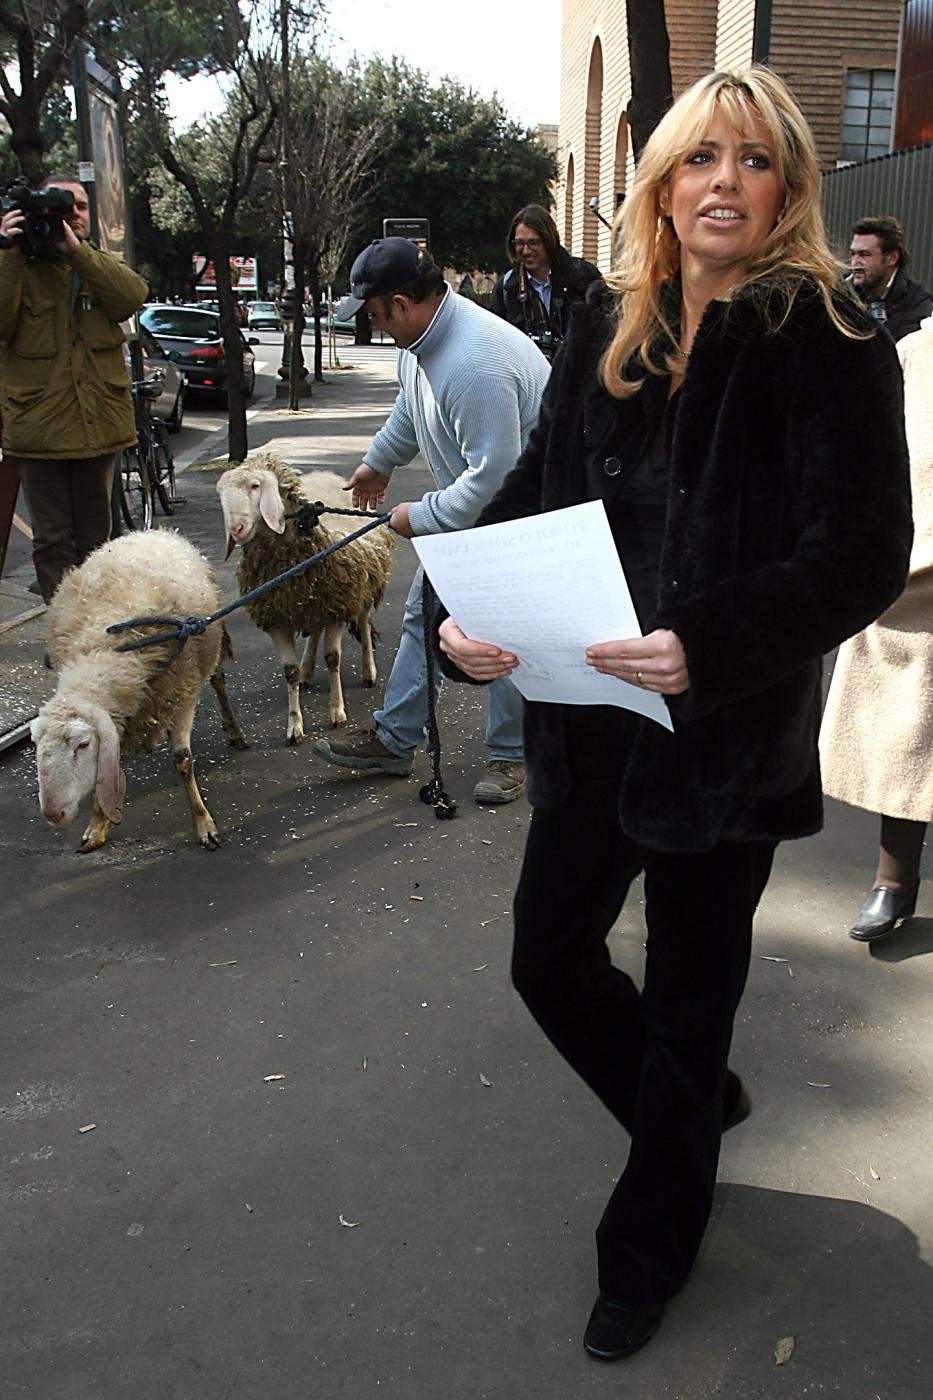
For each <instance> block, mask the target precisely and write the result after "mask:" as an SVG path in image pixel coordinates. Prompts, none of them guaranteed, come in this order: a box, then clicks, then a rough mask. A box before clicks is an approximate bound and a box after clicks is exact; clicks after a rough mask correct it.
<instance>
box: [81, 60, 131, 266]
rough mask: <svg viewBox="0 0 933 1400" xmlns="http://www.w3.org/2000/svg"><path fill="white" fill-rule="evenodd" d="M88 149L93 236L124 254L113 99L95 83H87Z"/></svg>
mask: <svg viewBox="0 0 933 1400" xmlns="http://www.w3.org/2000/svg"><path fill="white" fill-rule="evenodd" d="M88 111H89V115H90V124H91V149H92V151H93V155H94V171H95V181H94V188H95V191H96V195H97V237H98V241H99V242H100V246H101V248H102V249H103V251H104V252H105V253H113V254H114V256H115V257H118V258H122V259H124V260H125V258H126V182H125V178H124V161H123V140H122V137H121V135H120V115H119V110H118V107H117V103H116V101H115V99H114V98H113V97H111V96H110V94H109V93H108V92H105V91H104V89H103V88H102V87H100V86H99V85H98V84H97V83H94V82H92V83H89V84H88Z"/></svg>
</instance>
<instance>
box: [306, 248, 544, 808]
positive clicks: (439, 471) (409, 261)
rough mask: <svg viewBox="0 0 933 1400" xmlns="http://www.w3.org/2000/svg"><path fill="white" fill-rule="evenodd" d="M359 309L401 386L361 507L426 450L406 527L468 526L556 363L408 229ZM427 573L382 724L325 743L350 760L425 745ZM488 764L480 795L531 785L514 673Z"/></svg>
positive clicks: (363, 476) (499, 685) (502, 472)
mask: <svg viewBox="0 0 933 1400" xmlns="http://www.w3.org/2000/svg"><path fill="white" fill-rule="evenodd" d="M350 288H351V295H350V296H349V297H347V298H345V299H344V302H343V303H341V306H340V307H339V308H338V312H339V314H340V315H341V316H342V317H344V318H347V317H349V316H352V315H354V314H355V313H356V311H358V310H359V308H360V307H361V306H365V308H366V311H367V312H368V314H369V317H370V320H371V321H372V323H373V325H374V326H375V327H376V328H377V329H380V330H384V331H386V332H387V333H388V334H389V335H390V336H391V337H392V339H393V340H394V341H395V343H396V345H397V346H398V347H399V356H398V378H399V386H400V387H399V393H398V397H397V398H396V401H395V405H394V407H393V409H392V412H391V414H390V415H389V419H388V421H387V422H386V424H385V426H384V427H383V428H381V429H380V431H379V432H378V433H377V434H376V436H375V438H374V439H373V441H372V444H371V445H370V447H369V449H368V451H367V452H366V454H365V456H364V458H363V464H362V465H361V466H359V467H357V469H356V471H355V472H354V473H353V476H352V477H351V478H350V482H349V485H348V490H350V491H351V492H352V499H353V504H354V506H357V507H361V508H367V509H369V508H372V507H375V506H378V505H379V504H380V503H381V502H382V500H383V498H384V497H385V494H386V490H387V487H388V484H389V477H390V476H391V474H392V472H393V471H394V469H395V468H396V467H400V466H404V465H405V464H406V463H408V462H410V461H411V460H412V458H413V457H415V456H416V454H417V453H418V452H420V453H421V454H422V456H423V457H424V459H425V461H426V462H427V464H428V466H429V467H430V469H431V472H432V474H433V476H434V480H435V483H436V489H435V490H433V491H428V492H426V493H425V495H424V496H422V497H421V499H420V500H419V501H404V502H402V503H401V504H399V505H397V506H395V508H394V509H393V511H392V517H391V520H390V522H389V523H390V525H391V527H392V529H393V530H395V531H396V533H397V534H399V535H402V536H404V537H405V538H406V539H411V538H412V537H413V536H415V535H431V534H439V533H441V532H443V531H449V530H464V529H467V528H469V526H471V525H472V524H473V523H474V521H475V520H476V518H477V516H478V515H479V513H480V511H481V510H482V509H483V507H484V506H486V505H487V504H488V503H489V501H491V500H492V498H493V496H494V495H495V494H496V492H497V491H498V489H499V487H500V486H501V484H502V482H503V480H504V478H505V476H506V474H507V473H508V472H509V471H511V470H512V468H513V467H514V466H515V464H516V462H517V461H518V458H519V457H520V456H521V453H522V450H523V448H524V446H525V444H526V442H527V441H528V436H529V434H530V432H531V430H532V428H533V427H534V425H535V423H536V422H537V419H538V408H539V406H540V403H541V395H542V393H543V392H544V387H545V385H546V383H547V378H548V372H549V366H548V363H547V361H546V360H545V358H544V356H543V355H542V354H541V352H540V351H539V350H538V349H537V347H536V346H535V345H534V344H533V343H532V342H531V341H530V340H529V339H528V337H527V336H525V335H523V334H522V333H521V331H519V330H517V329H516V328H515V327H514V326H511V325H509V324H507V323H506V322H505V321H502V320H500V319H499V318H498V317H496V316H491V315H490V314H489V312H488V311H485V310H483V308H482V307H479V306H476V305H475V304H474V303H473V302H471V301H467V300H466V299H465V298H463V297H458V296H457V295H456V293H454V292H453V291H452V290H451V288H450V287H449V286H448V285H447V283H446V282H445V281H444V279H443V276H442V274H441V272H440V270H439V268H437V267H436V266H435V265H434V263H433V262H432V261H431V259H430V258H429V257H428V256H427V255H426V254H425V253H422V252H419V250H418V248H417V246H416V245H415V244H414V243H412V242H410V241H409V240H408V239H406V238H383V239H377V240H376V241H375V242H374V243H371V244H370V246H369V247H368V248H366V249H364V251H363V252H362V253H361V254H360V256H359V257H358V258H357V259H356V261H355V263H354V264H353V267H352V269H351V272H350ZM421 580H422V573H421V569H420V568H419V570H418V571H417V573H416V574H415V579H414V582H413V584H412V587H411V591H410V592H409V595H408V600H407V602H406V604H405V614H404V618H403V620H402V636H401V641H400V643H399V649H398V653H397V655H396V657H395V662H394V664H393V667H392V672H391V674H390V676H389V680H388V684H387V686H386V692H385V698H384V700H383V704H382V708H381V709H380V710H377V711H376V714H375V716H374V727H373V729H372V731H371V732H370V733H369V734H367V735H365V736H364V737H362V738H350V739H346V740H338V739H319V740H317V742H316V743H315V745H314V750H315V752H316V753H317V754H318V755H319V756H320V757H321V758H323V759H326V760H327V762H329V763H334V764H337V766H338V767H341V768H357V769H369V770H372V771H375V772H382V773H399V774H407V773H410V772H411V768H412V763H413V761H414V755H415V751H416V749H417V748H418V747H420V745H421V744H423V742H424V726H425V723H426V720H427V699H428V683H427V675H426V671H425V663H424V641H423V633H422V615H421ZM486 747H487V750H488V767H487V770H486V772H485V774H484V775H483V777H482V778H481V779H480V781H479V782H478V783H477V785H476V788H475V791H474V796H475V798H476V800H477V802H511V801H512V800H513V799H514V798H516V797H520V796H521V794H522V792H523V790H524V784H525V768H524V763H523V750H522V699H521V696H520V695H519V693H518V691H517V690H516V689H515V687H514V686H513V685H512V683H511V681H509V680H501V681H496V682H494V683H493V684H492V685H490V686H489V687H488V690H487V722H486Z"/></svg>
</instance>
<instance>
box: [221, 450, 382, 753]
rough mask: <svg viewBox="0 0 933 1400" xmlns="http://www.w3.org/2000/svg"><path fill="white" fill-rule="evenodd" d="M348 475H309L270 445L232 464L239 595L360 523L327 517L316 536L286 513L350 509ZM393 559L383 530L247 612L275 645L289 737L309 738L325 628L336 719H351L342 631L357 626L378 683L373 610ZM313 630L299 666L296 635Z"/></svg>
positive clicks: (228, 509) (370, 676)
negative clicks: (306, 508) (305, 705)
mask: <svg viewBox="0 0 933 1400" xmlns="http://www.w3.org/2000/svg"><path fill="white" fill-rule="evenodd" d="M345 484H346V483H345V482H344V481H343V480H342V479H341V478H340V477H339V476H335V475H334V473H333V472H322V471H314V472H307V473H306V474H305V475H302V474H301V473H300V472H298V471H296V470H295V469H294V467H290V466H288V465H287V463H285V462H282V461H280V460H279V459H278V458H277V457H275V456H273V455H272V454H271V453H258V454H257V455H256V456H255V457H253V458H252V459H251V460H250V461H248V462H246V463H245V464H244V465H243V466H241V467H234V468H232V469H231V470H230V471H226V472H224V474H223V476H222V477H221V478H220V480H219V481H218V483H217V491H218V494H219V496H220V503H221V507H222V509H223V516H224V527H225V529H226V532H227V557H229V555H230V554H231V552H232V551H233V549H234V548H235V547H236V546H239V547H240V556H239V561H238V563H237V582H238V584H239V588H240V593H241V594H243V593H246V592H248V591H249V590H250V589H251V588H254V587H255V586H256V585H257V584H260V583H265V582H266V581H267V580H268V579H270V578H272V577H273V575H275V574H279V573H282V572H283V571H284V570H285V569H288V568H291V567H292V565H293V564H297V563H298V562H299V561H300V560H302V559H307V558H308V556H309V555H311V554H316V553H317V552H318V551H319V550H321V549H323V548H325V546H327V545H328V544H330V543H332V542H333V541H334V540H335V539H339V538H341V537H343V536H344V535H347V534H349V533H350V532H351V531H352V530H354V529H356V528H358V526H359V525H360V523H361V522H360V521H359V520H354V519H353V518H352V517H342V516H336V515H325V516H324V517H323V520H322V523H321V524H319V525H317V526H316V527H315V528H314V529H313V530H312V531H311V532H310V533H309V534H305V535H302V534H299V533H298V531H297V529H296V528H295V521H294V520H290V519H289V518H288V517H289V516H290V515H292V514H293V513H294V512H296V511H297V510H298V509H299V507H300V506H301V505H302V504H303V503H305V502H307V501H321V502H323V503H324V504H326V505H333V506H343V507H346V506H347V505H348V503H349V497H348V495H347V494H346V492H345V491H344V490H343V487H344V485H345ZM391 567H392V539H391V535H390V533H389V531H388V530H386V529H384V528H379V529H377V530H373V531H371V532H370V533H369V534H368V535H364V536H363V537H362V538H361V539H359V540H354V541H353V542H352V544H349V545H347V546H346V547H345V548H343V549H340V550H338V551H337V552H336V553H335V554H332V555H330V556H329V557H328V558H327V559H325V560H322V561H321V562H320V563H319V564H312V565H311V567H310V568H309V569H308V570H306V571H305V572H304V573H302V574H299V575H297V576H296V577H295V578H293V579H290V580H289V581H288V582H287V583H284V584H281V585H280V586H279V587H278V588H275V589H274V590H272V592H270V593H267V594H266V595H265V596H264V597H262V598H259V599H257V600H256V601H255V602H253V603H247V604H246V607H247V611H248V612H249V614H250V616H251V617H252V619H253V621H254V622H255V623H256V626H257V627H260V628H261V629H262V630H263V631H264V632H268V634H269V636H270V637H271V638H272V640H273V642H274V643H275V647H276V650H277V651H278V653H279V658H280V660H281V662H282V668H283V671H284V674H285V684H286V686H287V687H288V726H287V730H286V737H287V740H288V742H289V743H290V744H300V743H301V741H302V740H303V739H304V720H303V718H302V714H301V705H300V701H299V690H300V688H301V687H302V686H307V684H308V682H309V681H310V678H311V676H312V674H313V672H314V663H315V658H316V655H317V649H318V642H319V641H320V637H321V633H322V632H323V633H324V661H325V663H326V665H327V669H328V671H329V673H330V704H329V714H330V722H331V724H332V725H335V726H340V725H344V724H346V722H347V713H346V709H345V707H344V699H343V686H342V684H341V679H340V660H341V642H342V636H343V629H344V627H345V626H347V627H349V628H350V630H351V631H352V632H353V634H354V635H355V636H356V637H357V639H358V640H359V642H360V644H361V646H362V648H363V660H362V669H363V681H364V683H365V684H366V685H374V684H375V682H376V662H375V658H374V656H373V630H372V614H373V612H374V610H375V609H376V608H377V607H378V606H379V604H380V603H381V602H382V596H383V594H384V592H385V587H386V581H387V579H388V576H389V570H390V569H391ZM296 634H297V635H299V636H305V637H307V639H308V640H307V643H306V645H305V649H304V655H303V657H302V660H301V664H300V666H299V664H298V655H297V652H296V651H295V637H296Z"/></svg>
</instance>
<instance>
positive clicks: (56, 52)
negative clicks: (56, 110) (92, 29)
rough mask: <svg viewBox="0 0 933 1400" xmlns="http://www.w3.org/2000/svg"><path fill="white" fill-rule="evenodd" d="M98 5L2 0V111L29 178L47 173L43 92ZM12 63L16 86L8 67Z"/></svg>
mask: <svg viewBox="0 0 933 1400" xmlns="http://www.w3.org/2000/svg"><path fill="white" fill-rule="evenodd" d="M101 9H102V3H101V0H0V116H2V117H3V118H4V120H5V121H6V122H7V124H8V125H9V128H10V145H11V147H12V149H13V153H14V155H15V156H16V158H17V160H18V161H19V164H20V167H21V168H22V171H23V175H24V176H25V178H26V179H27V180H28V181H29V182H30V184H38V182H39V181H40V180H41V179H42V177H43V175H44V174H45V173H46V172H45V169H44V156H45V140H44V138H43V136H42V130H41V118H42V108H43V104H44V102H45V99H46V96H47V94H48V92H49V89H50V88H52V87H53V86H55V85H57V84H58V83H59V82H60V81H61V76H62V71H63V70H64V69H65V68H66V67H67V61H68V53H69V50H70V49H71V46H72V44H73V43H74V42H75V40H76V39H77V38H79V37H80V35H82V34H83V33H85V31H86V30H87V29H88V28H89V26H90V25H91V24H92V23H93V22H94V20H95V19H96V17H97V15H98V14H99V12H100V10H101ZM13 60H15V65H14V63H13ZM8 65H9V66H8ZM13 66H15V67H16V68H17V69H18V75H19V91H18V92H17V90H16V88H15V87H14V85H13V80H12V78H11V75H10V72H9V67H13Z"/></svg>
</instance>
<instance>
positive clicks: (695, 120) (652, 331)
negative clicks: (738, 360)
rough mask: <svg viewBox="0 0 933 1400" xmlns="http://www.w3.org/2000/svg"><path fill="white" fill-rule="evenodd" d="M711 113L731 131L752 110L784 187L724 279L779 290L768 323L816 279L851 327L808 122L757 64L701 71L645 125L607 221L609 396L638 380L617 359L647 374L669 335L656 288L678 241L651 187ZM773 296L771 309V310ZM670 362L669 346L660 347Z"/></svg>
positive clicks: (663, 179)
mask: <svg viewBox="0 0 933 1400" xmlns="http://www.w3.org/2000/svg"><path fill="white" fill-rule="evenodd" d="M717 112H721V113H722V114H723V115H724V116H725V117H726V118H727V119H728V120H729V121H730V122H731V123H732V125H733V126H734V127H735V129H736V131H743V130H745V129H747V127H748V124H749V122H750V121H751V120H755V119H757V120H758V121H760V122H761V123H762V125H763V126H764V127H765V128H766V130H767V132H768V135H769V137H770V140H771V143H772V145H773V148H774V154H775V161H776V166H777V172H778V175H779V176H780V179H781V182H782V184H783V186H784V191H785V196H786V198H785V204H784V209H783V211H782V213H781V215H780V216H779V218H778V221H777V223H776V224H775V226H774V228H773V229H772V230H771V232H770V234H769V235H768V237H767V239H766V240H765V242H764V244H763V245H762V247H761V248H760V249H759V250H758V252H757V253H756V254H755V256H754V257H753V258H752V259H751V260H750V261H749V263H748V264H747V266H746V269H745V272H744V275H743V276H742V277H741V279H740V280H739V281H738V283H737V284H736V285H735V286H734V287H733V288H732V292H731V296H733V297H734V296H735V295H736V293H738V292H740V291H741V290H742V289H743V288H746V287H750V286H752V285H753V284H755V283H762V282H768V283H769V284H771V285H772V286H774V287H776V289H777V291H778V292H779V293H780V294H781V295H780V296H779V297H778V298H777V299H776V301H775V299H774V298H769V299H768V301H767V303H766V306H767V308H768V309H767V311H766V314H769V315H771V317H772V318H774V319H773V325H774V328H775V329H776V328H777V327H779V326H780V325H781V324H783V322H784V320H786V318H787V315H788V314H789V312H790V310H791V307H792V305H793V301H794V297H795V295H796V293H797V291H798V290H799V289H800V286H801V284H803V283H805V282H809V283H810V285H811V286H812V285H814V284H815V286H816V288H817V290H818V291H819V293H820V295H821V297H822V299H823V302H824V304H825V306H826V311H827V314H828V315H829V317H830V319H831V320H832V321H833V322H834V324H835V325H837V326H838V327H839V329H840V330H841V331H842V332H843V333H844V334H846V335H850V336H851V335H853V334H856V332H854V331H853V330H852V327H851V326H849V325H847V324H846V323H845V322H844V320H843V319H842V318H841V316H840V314H839V311H838V310H837V309H836V307H835V306H834V303H833V296H834V293H835V292H836V291H837V290H838V288H839V285H840V272H841V265H840V264H839V263H838V262H837V260H836V259H835V258H834V257H833V255H832V253H831V252H830V250H829V246H828V243H827V240H826V230H825V228H824V225H823V213H822V208H821V204H820V164H819V159H818V157H817V154H816V147H815V145H814V143H813V137H812V135H811V133H810V128H809V127H808V126H807V123H806V120H805V118H804V116H803V113H802V112H801V111H800V108H799V107H798V106H797V104H796V102H795V101H794V99H793V97H792V96H791V94H790V92H789V90H788V88H787V87H786V86H785V84H784V83H783V82H782V80H781V79H780V78H779V77H778V76H777V74H776V73H773V72H772V71H771V69H770V68H763V67H760V66H758V65H755V66H754V67H750V68H744V69H740V70H738V71H735V72H718V73H709V74H707V76H706V77H705V78H701V79H700V80H699V82H697V83H694V85H693V87H691V88H689V89H688V90H687V91H686V92H685V93H683V94H682V96H681V97H679V98H678V99H677V101H676V102H675V103H674V105H673V107H671V109H670V111H668V112H667V113H666V114H665V116H664V117H662V119H661V121H660V122H659V123H658V125H657V127H656V128H655V130H654V131H653V132H652V134H651V136H650V138H649V140H648V142H647V144H646V146H645V149H644V151H643V152H642V156H641V160H640V161H639V162H638V168H637V170H636V173H635V181H634V184H633V186H632V190H631V193H630V194H629V196H628V198H627V199H626V201H625V203H624V204H623V205H622V207H621V209H620V210H619V213H618V214H617V216H616V220H615V223H614V225H613V230H612V236H613V242H614V246H616V247H618V248H619V250H620V253H619V261H618V264H617V266H616V268H615V270H614V271H613V272H611V273H610V274H609V276H608V277H607V278H606V282H607V284H608V286H609V287H610V288H611V290H612V291H613V292H614V293H615V294H616V297H617V298H618V319H617V325H616V331H615V335H614V336H613V339H612V343H611V344H610V346H609V348H608V350H607V351H606V353H605V355H604V356H603V359H602V362H601V365H600V374H601V377H602V381H603V384H604V385H605V387H606V389H607V390H608V392H609V393H610V394H612V395H613V396H614V397H616V398H627V397H628V396H629V395H631V394H634V393H637V391H638V389H639V388H640V386H641V385H640V380H639V381H633V380H630V379H629V380H627V379H625V378H624V371H625V366H626V364H627V363H628V361H629V360H630V358H631V357H632V355H633V354H635V353H636V352H638V355H639V357H640V359H641V360H642V362H643V364H644V366H645V367H646V368H647V369H648V370H649V371H651V372H652V373H656V374H660V373H663V369H662V368H661V366H660V365H659V364H657V363H653V361H652V356H651V354H650V349H651V347H652V345H653V344H655V343H656V342H657V341H658V339H659V338H660V337H665V338H667V339H668V340H669V341H670V343H671V346H672V347H673V345H676V338H675V336H674V333H673V331H672V329H671V326H670V324H669V321H668V319H667V314H666V311H665V307H664V305H663V298H662V288H663V286H664V284H665V283H666V282H668V281H669V280H670V279H671V278H672V277H674V276H675V274H676V273H677V272H679V270H680V242H679V240H678V238H677V234H676V233H675V231H674V226H673V223H672V222H671V220H670V218H668V217H666V216H665V215H664V214H662V211H661V193H662V190H664V189H666V187H667V184H668V181H669V180H670V177H671V175H672V173H673V171H674V170H675V168H676V167H677V165H678V164H679V163H680V161H681V160H682V159H683V158H684V156H685V155H687V154H688V153H689V152H691V151H692V150H694V149H695V148H696V147H697V146H698V145H699V144H700V143H701V142H702V141H703V140H704V139H705V138H706V136H707V135H708V132H709V125H710V122H711V120H712V118H713V117H714V115H715V114H716V113H717ZM775 305H777V307H778V309H779V310H778V314H777V315H776V317H775V310H774V308H775ZM664 363H665V364H666V365H667V368H668V369H671V370H672V369H674V368H675V365H676V360H675V358H674V356H673V355H671V354H668V355H665V356H664Z"/></svg>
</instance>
